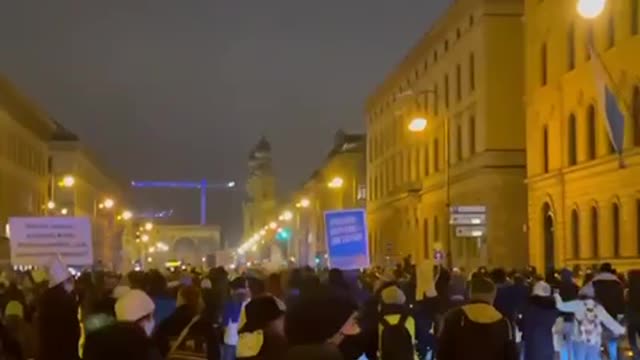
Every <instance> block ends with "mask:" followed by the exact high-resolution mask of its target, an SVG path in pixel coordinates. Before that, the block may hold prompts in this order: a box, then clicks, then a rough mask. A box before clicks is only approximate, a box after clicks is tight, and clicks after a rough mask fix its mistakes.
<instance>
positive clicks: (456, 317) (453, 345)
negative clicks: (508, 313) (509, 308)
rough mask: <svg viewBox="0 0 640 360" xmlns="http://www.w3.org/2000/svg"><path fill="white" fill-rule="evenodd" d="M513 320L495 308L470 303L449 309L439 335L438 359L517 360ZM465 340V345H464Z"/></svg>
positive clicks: (483, 304)
mask: <svg viewBox="0 0 640 360" xmlns="http://www.w3.org/2000/svg"><path fill="white" fill-rule="evenodd" d="M513 334H514V332H513V326H512V324H511V322H510V321H509V320H508V319H507V318H505V317H504V316H502V314H500V312H498V310H496V308H494V307H493V306H491V305H489V304H485V303H471V304H469V305H465V306H462V307H460V308H457V309H454V310H451V311H450V312H448V313H447V314H446V315H445V317H444V319H443V325H442V328H441V329H440V333H439V336H438V346H437V349H436V358H437V359H438V360H468V359H474V360H495V359H500V360H516V359H518V351H517V349H516V344H515V339H514V336H513ZM462 344H464V345H462Z"/></svg>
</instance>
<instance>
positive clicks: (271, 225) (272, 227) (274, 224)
mask: <svg viewBox="0 0 640 360" xmlns="http://www.w3.org/2000/svg"><path fill="white" fill-rule="evenodd" d="M269 228H270V229H271V230H275V229H277V228H278V224H277V223H276V222H271V223H270V224H269Z"/></svg>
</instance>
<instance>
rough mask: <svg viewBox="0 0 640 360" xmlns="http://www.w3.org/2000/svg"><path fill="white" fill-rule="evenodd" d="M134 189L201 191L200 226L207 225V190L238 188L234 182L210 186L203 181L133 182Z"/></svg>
mask: <svg viewBox="0 0 640 360" xmlns="http://www.w3.org/2000/svg"><path fill="white" fill-rule="evenodd" d="M131 186H132V187H134V188H163V189H167V188H169V189H200V225H206V224H207V190H209V189H214V190H222V189H233V188H235V186H236V183H235V182H234V181H230V182H227V183H224V184H220V183H217V184H210V183H208V182H207V180H202V181H199V182H198V181H132V182H131Z"/></svg>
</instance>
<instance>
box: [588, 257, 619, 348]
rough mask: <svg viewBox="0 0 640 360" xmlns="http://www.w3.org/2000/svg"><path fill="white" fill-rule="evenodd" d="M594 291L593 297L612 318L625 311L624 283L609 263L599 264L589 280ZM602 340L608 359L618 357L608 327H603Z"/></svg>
mask: <svg viewBox="0 0 640 360" xmlns="http://www.w3.org/2000/svg"><path fill="white" fill-rule="evenodd" d="M591 286H593V290H594V291H595V299H596V301H598V302H599V303H600V304H601V305H602V307H604V309H605V310H606V311H607V313H609V315H611V317H612V318H614V319H619V318H620V317H621V316H622V315H624V313H625V305H624V284H623V283H622V282H621V281H620V278H619V277H618V276H617V275H616V272H615V270H614V269H613V266H611V264H610V263H604V264H602V265H601V266H600V271H599V272H598V274H597V275H596V276H595V277H594V278H593V280H592V281H591ZM603 336H604V342H605V345H606V347H607V352H608V353H609V360H617V359H618V339H617V338H616V336H615V334H612V333H611V332H610V331H609V329H605V331H604V333H603Z"/></svg>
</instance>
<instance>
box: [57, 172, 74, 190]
mask: <svg viewBox="0 0 640 360" xmlns="http://www.w3.org/2000/svg"><path fill="white" fill-rule="evenodd" d="M75 183H76V178H74V177H73V176H71V175H65V176H64V177H63V178H62V181H60V186H62V187H67V188H70V187H73V185H75Z"/></svg>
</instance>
